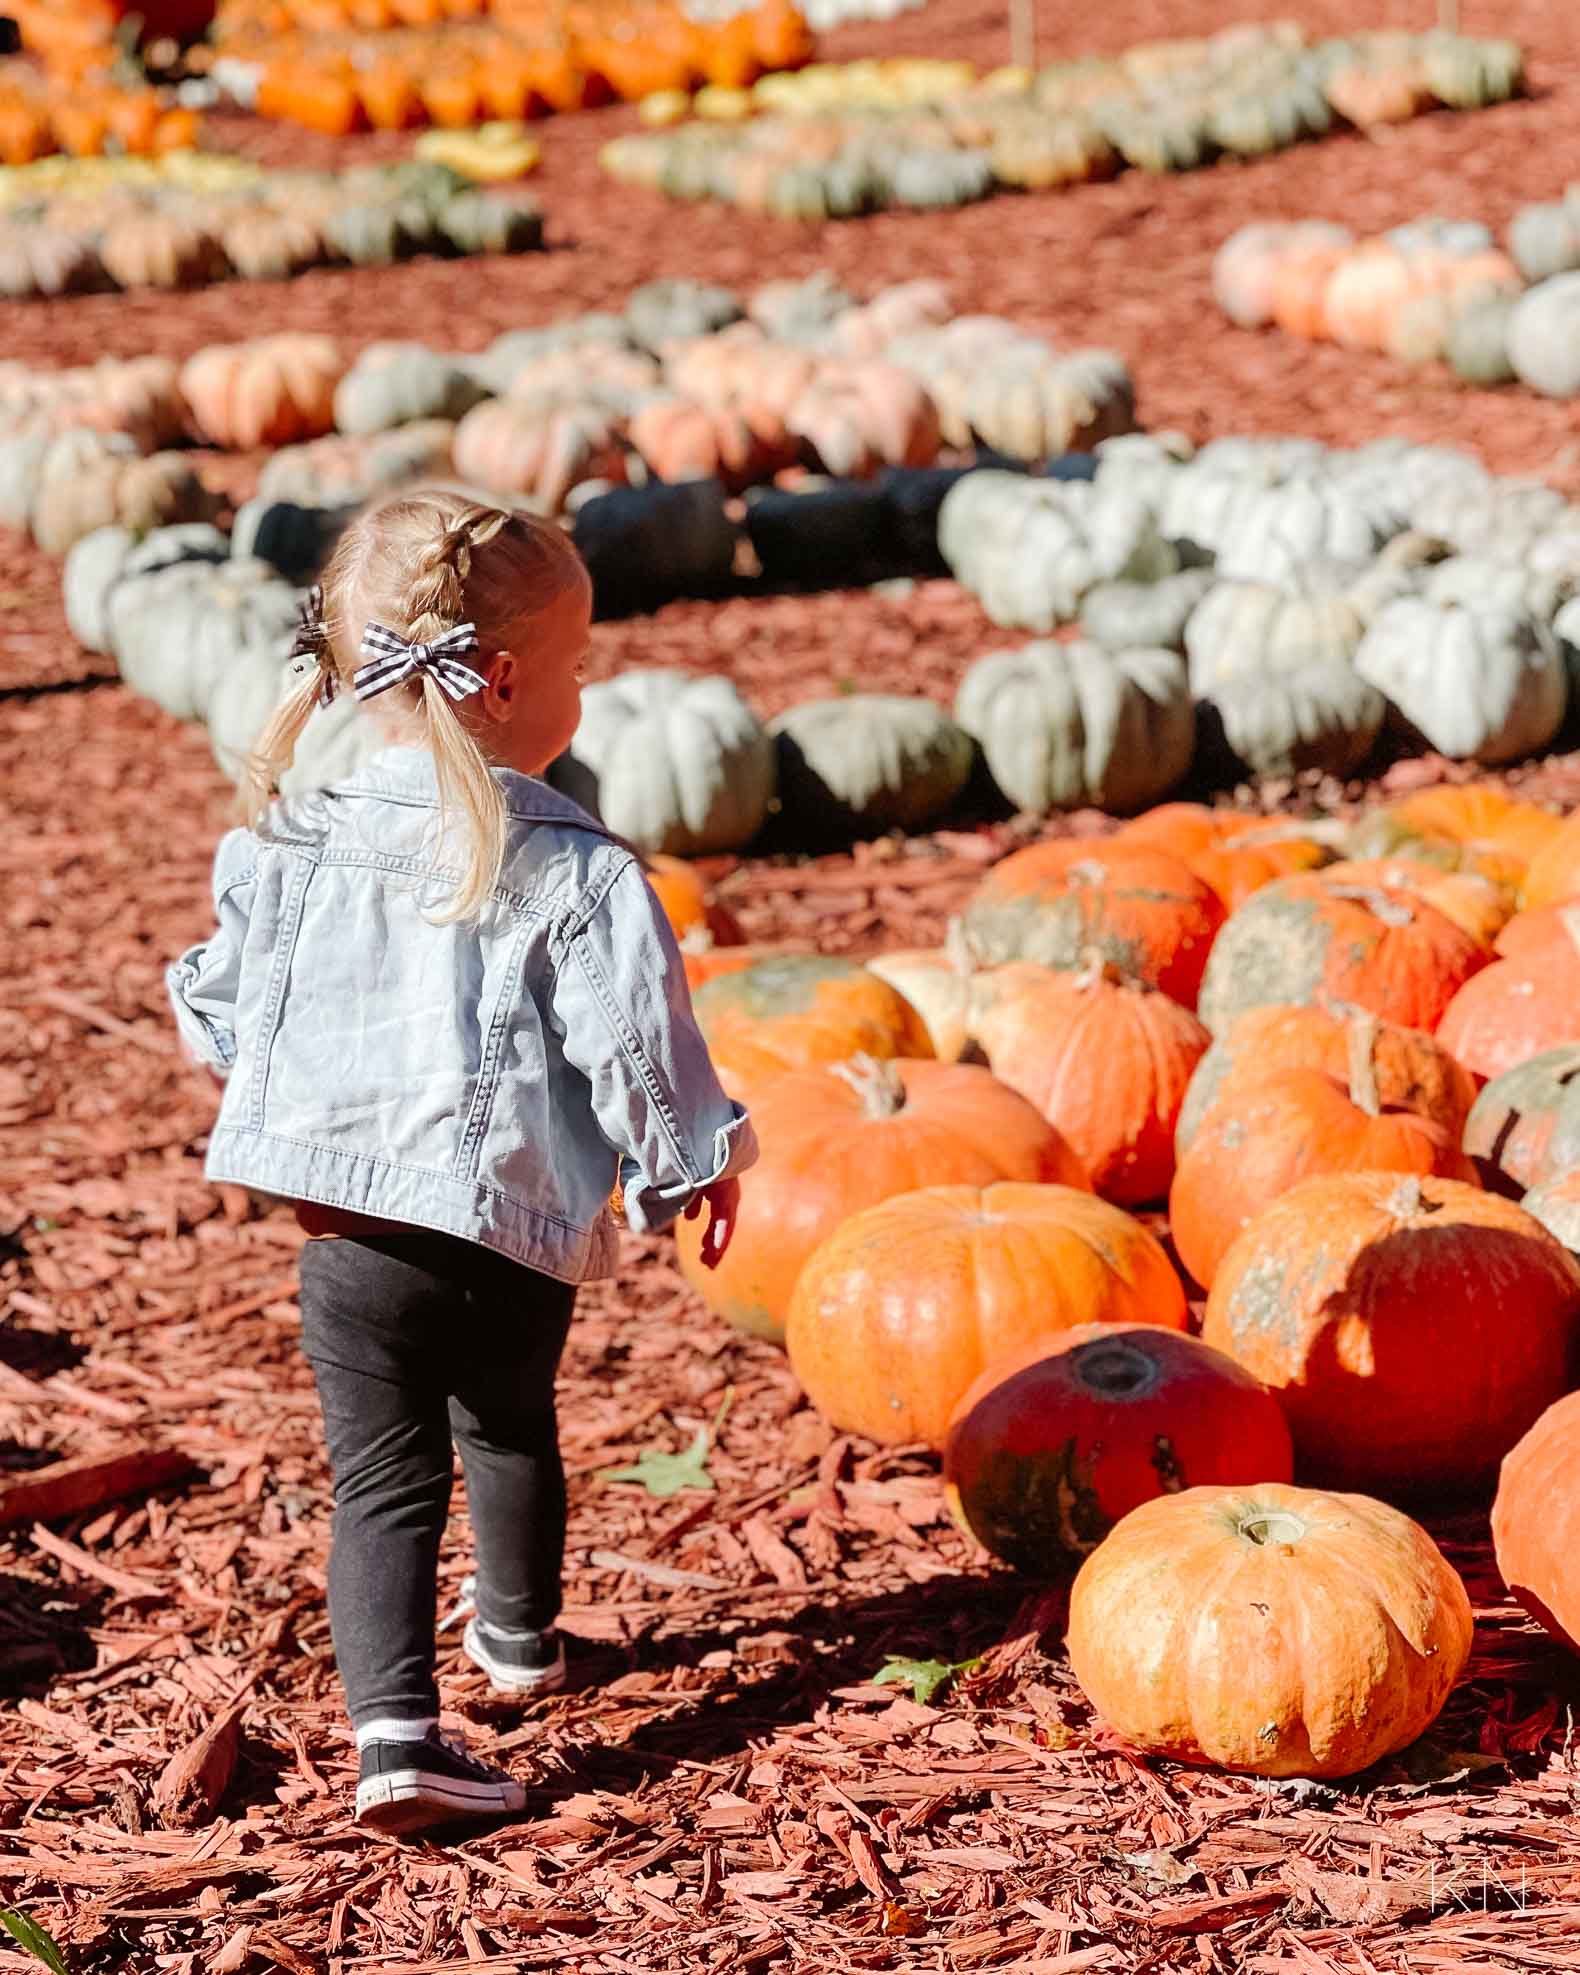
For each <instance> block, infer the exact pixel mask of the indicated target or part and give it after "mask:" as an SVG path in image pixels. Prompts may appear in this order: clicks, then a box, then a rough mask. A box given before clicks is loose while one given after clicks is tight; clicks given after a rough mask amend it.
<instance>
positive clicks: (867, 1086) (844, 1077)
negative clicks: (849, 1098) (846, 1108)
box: [828, 1054, 905, 1118]
mask: <svg viewBox="0 0 1580 1975" xmlns="http://www.w3.org/2000/svg"><path fill="white" fill-rule="evenodd" d="M828 1067H829V1074H830V1075H831V1076H835V1077H838V1078H839V1080H840V1082H841V1083H847V1084H849V1085H850V1087H851V1089H852V1090H853V1091H854V1092H855V1093H856V1095H857V1096H858V1097H859V1098H860V1099H861V1108H862V1111H863V1113H864V1115H865V1116H867V1117H869V1118H892V1117H893V1116H894V1115H895V1113H896V1112H898V1111H903V1110H904V1109H905V1083H904V1080H903V1079H902V1078H901V1076H900V1072H899V1067H898V1065H897V1064H895V1063H894V1062H892V1061H884V1060H883V1059H881V1058H879V1057H876V1056H864V1055H860V1054H858V1055H855V1056H852V1057H850V1058H849V1059H848V1061H846V1062H844V1063H831V1064H830V1065H829V1066H828Z"/></svg>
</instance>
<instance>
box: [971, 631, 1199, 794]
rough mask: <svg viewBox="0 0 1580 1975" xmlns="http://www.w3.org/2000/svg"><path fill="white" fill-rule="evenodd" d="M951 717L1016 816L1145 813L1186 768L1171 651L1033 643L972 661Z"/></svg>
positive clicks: (1187, 752)
mask: <svg viewBox="0 0 1580 1975" xmlns="http://www.w3.org/2000/svg"><path fill="white" fill-rule="evenodd" d="M955 718H956V719H957V720H958V721H959V723H960V725H961V726H962V727H963V728H964V729H965V731H966V732H967V733H968V734H970V735H971V736H972V738H973V739H974V740H975V741H976V742H977V743H978V745H979V746H980V747H981V749H982V752H983V755H984V757H985V759H986V761H987V765H988V769H989V771H990V772H991V774H992V776H993V779H994V781H995V782H996V783H997V784H998V786H999V788H1000V789H1001V790H1002V791H1003V793H1004V794H1005V796H1007V797H1008V799H1009V800H1010V801H1011V802H1013V803H1014V804H1015V806H1016V807H1017V808H1018V809H1021V810H1027V811H1031V812H1033V813H1035V814H1039V815H1040V814H1044V813H1046V812H1047V811H1049V810H1057V809H1080V808H1084V807H1086V806H1088V805H1091V806H1094V807H1096V808H1099V809H1106V810H1110V811H1113V812H1116V813H1118V814H1120V815H1124V814H1127V813H1129V812H1131V811H1133V810H1138V809H1144V808H1145V807H1146V806H1147V805H1148V804H1149V803H1153V802H1156V801H1157V800H1158V799H1159V798H1160V797H1161V796H1163V795H1166V794H1167V793H1168V791H1169V790H1170V789H1171V788H1172V787H1173V786H1174V785H1175V783H1176V782H1178V781H1180V780H1181V778H1182V777H1183V776H1184V775H1185V773H1186V771H1187V770H1188V769H1189V767H1190V762H1191V754H1192V750H1193V749H1194V746H1195V738H1196V723H1195V713H1194V709H1193V708H1192V705H1191V696H1190V689H1189V687H1188V685H1187V683H1186V676H1185V665H1184V661H1183V660H1182V659H1181V658H1180V657H1179V656H1178V655H1177V654H1176V653H1174V652H1169V651H1160V650H1136V651H1119V652H1108V651H1103V650H1101V649H1100V648H1099V647H1098V646H1097V645H1092V644H1085V643H1073V644H1062V643H1053V642H1037V643H1034V644H1029V645H1022V646H1021V647H1020V649H1019V650H1018V651H1002V652H992V653H990V654H989V655H988V656H987V657H986V658H979V659H978V660H977V662H976V663H975V664H974V665H973V666H972V667H971V668H970V670H969V671H968V672H967V673H966V675H965V677H964V679H963V680H962V681H961V683H960V691H959V694H958V695H957V697H956V700H955Z"/></svg>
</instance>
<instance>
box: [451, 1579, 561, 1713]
mask: <svg viewBox="0 0 1580 1975" xmlns="http://www.w3.org/2000/svg"><path fill="white" fill-rule="evenodd" d="M476 1598H477V1579H476V1578H475V1577H468V1578H466V1579H464V1580H463V1582H462V1585H461V1602H460V1603H459V1604H458V1605H457V1606H456V1608H455V1610H454V1611H453V1612H451V1614H450V1616H449V1617H448V1618H447V1619H446V1620H445V1621H444V1624H443V1625H441V1626H440V1627H439V1630H440V1631H441V1632H443V1631H444V1630H445V1628H446V1627H447V1626H450V1625H453V1624H454V1623H455V1621H456V1620H457V1619H458V1618H461V1617H463V1616H464V1615H465V1614H466V1613H467V1612H468V1611H471V1610H473V1609H474V1606H475V1601H476ZM461 1650H462V1652H463V1653H465V1654H466V1657H467V1658H468V1659H469V1660H470V1661H471V1662H472V1664H473V1666H476V1667H481V1669H482V1670H483V1672H484V1673H486V1674H487V1675H488V1677H489V1680H490V1681H491V1682H492V1684H493V1685H494V1687H496V1688H497V1689H498V1690H499V1691H500V1692H502V1693H506V1694H556V1693H558V1692H559V1690H560V1688H562V1687H563V1686H564V1685H565V1643H564V1641H563V1640H562V1639H561V1638H560V1635H559V1633H558V1632H556V1631H555V1629H554V1628H553V1626H550V1627H549V1628H548V1630H547V1631H546V1632H496V1631H495V1630H494V1628H493V1627H492V1626H489V1625H485V1624H484V1623H483V1621H482V1620H481V1619H480V1618H477V1617H474V1618H473V1619H472V1620H471V1622H470V1624H469V1625H468V1626H467V1628H466V1630H465V1632H464V1633H463V1634H462V1635H461Z"/></svg>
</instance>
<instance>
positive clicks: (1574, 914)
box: [1492, 899, 1580, 960]
mask: <svg viewBox="0 0 1580 1975" xmlns="http://www.w3.org/2000/svg"><path fill="white" fill-rule="evenodd" d="M1577 933H1580V901H1576V900H1573V899H1566V900H1565V901H1564V902H1563V903H1562V904H1560V905H1537V906H1528V907H1527V908H1526V909H1525V910H1524V911H1522V912H1516V913H1515V915H1514V917H1513V918H1512V919H1511V920H1509V922H1508V924H1507V925H1506V926H1505V927H1504V928H1503V930H1502V931H1501V932H1500V933H1499V934H1498V937H1497V938H1496V939H1495V940H1494V941H1493V942H1492V950H1493V952H1494V953H1495V954H1496V955H1497V956H1498V958H1499V959H1500V960H1520V959H1523V958H1524V957H1525V956H1526V955H1527V954H1530V953H1535V952H1537V951H1538V949H1540V948H1542V947H1547V946H1551V945H1552V944H1553V943H1554V941H1555V940H1570V941H1573V940H1574V938H1575V937H1576V935H1577Z"/></svg>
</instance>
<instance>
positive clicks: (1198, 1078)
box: [1174, 1002, 1476, 1158]
mask: <svg viewBox="0 0 1580 1975" xmlns="http://www.w3.org/2000/svg"><path fill="white" fill-rule="evenodd" d="M1360 1012H1361V1011H1359V1010H1357V1009H1349V1010H1341V1009H1336V1008H1335V1009H1330V1008H1319V1007H1312V1008H1299V1007H1293V1006H1288V1005H1286V1004H1284V1003H1282V1002H1271V1003H1269V1005H1268V1006H1267V1007H1265V1008H1250V1009H1247V1010H1246V1012H1245V1014H1243V1015H1239V1016H1236V1018H1235V1020H1234V1021H1233V1022H1232V1023H1230V1025H1229V1027H1228V1028H1227V1029H1225V1030H1224V1032H1223V1034H1222V1035H1219V1036H1217V1037H1215V1038H1214V1040H1213V1045H1212V1047H1211V1049H1209V1050H1208V1051H1207V1054H1206V1055H1205V1056H1204V1057H1203V1058H1202V1059H1201V1061H1200V1062H1199V1063H1198V1064H1197V1065H1196V1071H1195V1074H1194V1076H1192V1078H1191V1080H1190V1089H1189V1090H1188V1091H1187V1092H1186V1093H1185V1103H1184V1106H1183V1108H1182V1109H1181V1111H1180V1121H1179V1129H1178V1131H1177V1132H1176V1133H1175V1139H1174V1149H1175V1153H1176V1156H1177V1157H1180V1158H1183V1157H1184V1155H1185V1153H1186V1152H1187V1151H1188V1150H1189V1148H1190V1146H1191V1145H1192V1144H1193V1143H1194V1141H1195V1137H1196V1134H1197V1132H1198V1131H1199V1130H1200V1129H1201V1124H1202V1120H1203V1119H1204V1118H1205V1117H1206V1115H1207V1112H1208V1110H1209V1109H1210V1108H1211V1106H1212V1105H1214V1104H1215V1103H1216V1102H1217V1100H1218V1099H1219V1098H1220V1097H1228V1096H1230V1095H1231V1094H1233V1093H1237V1092H1239V1091H1241V1090H1243V1089H1245V1088H1247V1087H1254V1086H1255V1085H1256V1084H1257V1083H1258V1082H1260V1081H1261V1080H1262V1079H1263V1078H1264V1077H1267V1076H1269V1075H1271V1074H1273V1073H1275V1072H1277V1071H1279V1070H1325V1071H1326V1072H1327V1074H1328V1075H1329V1076H1331V1077H1340V1076H1344V1075H1345V1074H1346V1073H1347V1072H1348V1068H1349V1028H1348V1023H1349V1020H1351V1019H1353V1018H1354V1016H1356V1015H1357V1014H1359V1013H1360ZM1372 1067H1373V1070H1374V1071H1375V1073H1376V1077H1377V1095H1378V1097H1379V1099H1380V1100H1381V1102H1382V1103H1383V1104H1385V1105H1388V1106H1390V1107H1394V1108H1402V1109H1404V1110H1407V1111H1415V1112H1418V1113H1419V1114H1420V1115H1421V1116H1422V1117H1423V1118H1427V1119H1429V1120H1430V1121H1431V1122H1432V1123H1433V1124H1435V1125H1438V1126H1440V1127H1441V1128H1442V1130H1443V1131H1444V1132H1445V1133H1446V1134H1447V1135H1448V1136H1449V1137H1450V1138H1456V1139H1457V1138H1458V1136H1459V1134H1460V1133H1461V1131H1462V1130H1463V1129H1464V1125H1465V1119H1466V1117H1467V1116H1468V1115H1469V1112H1470V1107H1471V1105H1472V1104H1473V1103H1474V1102H1475V1099H1476V1080H1475V1078H1474V1077H1472V1076H1471V1074H1470V1072H1469V1071H1468V1070H1465V1069H1462V1068H1461V1067H1460V1065H1459V1064H1458V1063H1456V1062H1455V1061H1454V1059H1453V1057H1452V1056H1450V1055H1449V1053H1448V1051H1447V1050H1446V1049H1445V1048H1444V1047H1443V1045H1442V1044H1441V1043H1440V1042H1439V1041H1438V1040H1437V1038H1436V1037H1435V1036H1431V1035H1428V1034H1427V1033H1426V1031H1425V1030H1424V1029H1407V1028H1401V1027H1400V1026H1399V1024H1398V1023H1396V1022H1384V1021H1381V1020H1378V1022H1377V1031H1376V1040H1375V1042H1374V1044H1373V1048H1372Z"/></svg>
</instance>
